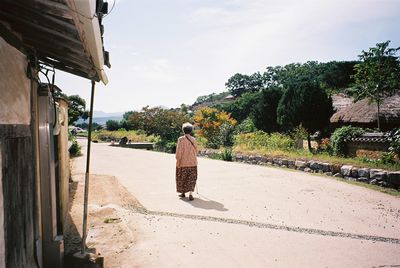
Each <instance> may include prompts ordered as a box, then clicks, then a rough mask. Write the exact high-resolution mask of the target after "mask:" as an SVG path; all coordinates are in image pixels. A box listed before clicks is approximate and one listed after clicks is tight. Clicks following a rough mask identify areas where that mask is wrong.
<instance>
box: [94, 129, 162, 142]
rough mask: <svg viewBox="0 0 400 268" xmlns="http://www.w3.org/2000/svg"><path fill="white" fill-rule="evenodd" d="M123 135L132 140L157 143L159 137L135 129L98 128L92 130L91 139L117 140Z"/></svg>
mask: <svg viewBox="0 0 400 268" xmlns="http://www.w3.org/2000/svg"><path fill="white" fill-rule="evenodd" d="M123 137H127V138H128V140H131V141H132V142H154V143H157V142H158V141H159V140H160V138H159V137H158V136H154V135H146V134H145V133H143V132H140V131H135V130H129V131H128V130H125V129H119V130H115V131H108V130H100V131H96V132H92V140H97V141H102V142H110V141H111V140H115V141H118V140H120V139H121V138H123Z"/></svg>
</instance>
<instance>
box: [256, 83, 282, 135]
mask: <svg viewBox="0 0 400 268" xmlns="http://www.w3.org/2000/svg"><path fill="white" fill-rule="evenodd" d="M282 93H283V90H282V88H279V87H277V86H272V87H269V88H267V89H263V90H262V92H261V94H260V98H259V99H258V102H256V105H255V107H254V112H253V114H252V118H253V122H254V125H255V126H256V128H258V129H261V130H264V131H265V132H268V133H271V132H274V131H278V130H279V124H278V122H277V112H276V110H277V108H278V103H279V100H280V99H281V97H282Z"/></svg>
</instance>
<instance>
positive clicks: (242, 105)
mask: <svg viewBox="0 0 400 268" xmlns="http://www.w3.org/2000/svg"><path fill="white" fill-rule="evenodd" d="M260 96H261V93H260V92H255V93H251V92H248V93H245V94H243V95H242V96H241V97H240V98H237V99H236V100H234V101H233V102H230V103H226V104H224V105H222V107H221V109H222V110H224V111H226V112H228V113H230V114H231V116H232V117H233V118H235V119H236V120H238V121H239V122H242V121H243V120H245V119H246V118H247V117H249V116H251V114H253V113H254V108H255V104H256V103H257V102H258V100H259V98H260Z"/></svg>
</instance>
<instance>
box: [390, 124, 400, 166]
mask: <svg viewBox="0 0 400 268" xmlns="http://www.w3.org/2000/svg"><path fill="white" fill-rule="evenodd" d="M389 151H390V152H391V153H393V154H395V155H397V158H398V159H399V160H400V128H398V129H394V130H393V131H392V132H391V133H390V148H389Z"/></svg>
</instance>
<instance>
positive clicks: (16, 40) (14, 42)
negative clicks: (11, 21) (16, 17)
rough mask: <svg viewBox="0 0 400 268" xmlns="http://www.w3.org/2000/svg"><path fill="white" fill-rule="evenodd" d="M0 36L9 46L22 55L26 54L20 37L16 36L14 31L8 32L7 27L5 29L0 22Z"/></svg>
mask: <svg viewBox="0 0 400 268" xmlns="http://www.w3.org/2000/svg"><path fill="white" fill-rule="evenodd" d="M0 36H1V37H2V38H3V39H4V40H5V41H6V42H7V43H9V44H10V45H11V46H13V47H15V48H16V49H18V50H19V51H20V52H22V53H23V54H26V51H25V49H24V44H23V42H22V40H21V37H20V36H18V34H17V33H15V32H14V31H12V30H10V29H9V27H7V26H6V25H5V24H4V22H1V21H0Z"/></svg>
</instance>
